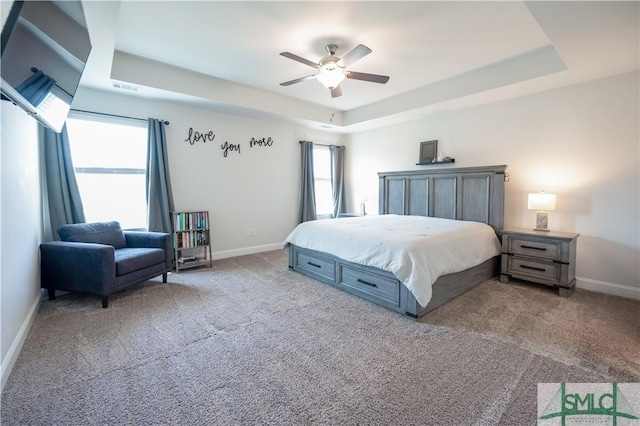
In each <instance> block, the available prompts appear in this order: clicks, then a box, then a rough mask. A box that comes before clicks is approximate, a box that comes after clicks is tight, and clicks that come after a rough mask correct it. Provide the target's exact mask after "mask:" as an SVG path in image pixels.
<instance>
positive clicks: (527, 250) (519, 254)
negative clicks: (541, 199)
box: [500, 228, 580, 297]
mask: <svg viewBox="0 0 640 426" xmlns="http://www.w3.org/2000/svg"><path fill="white" fill-rule="evenodd" d="M579 235H580V234H574V233H568V232H553V231H550V232H544V231H534V230H529V229H516V228H511V229H505V230H503V231H502V262H501V267H500V282H503V283H508V282H509V280H510V279H511V278H517V279H521V280H526V281H531V282H535V283H538V284H545V285H548V286H551V287H555V288H557V289H558V293H559V295H560V296H564V297H569V292H570V291H571V290H572V289H573V288H574V286H575V285H576V245H577V240H578V236H579Z"/></svg>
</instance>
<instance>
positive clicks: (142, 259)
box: [115, 248, 165, 277]
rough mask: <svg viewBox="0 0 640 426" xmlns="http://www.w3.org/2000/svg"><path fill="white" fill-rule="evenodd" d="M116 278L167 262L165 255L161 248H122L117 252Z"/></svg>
mask: <svg viewBox="0 0 640 426" xmlns="http://www.w3.org/2000/svg"><path fill="white" fill-rule="evenodd" d="M115 256H116V277H119V276H121V275H125V274H128V273H130V272H135V271H139V270H140V269H144V268H146V267H149V266H153V265H157V264H158V263H164V262H165V253H164V250H163V249H159V248H122V249H119V250H116V251H115Z"/></svg>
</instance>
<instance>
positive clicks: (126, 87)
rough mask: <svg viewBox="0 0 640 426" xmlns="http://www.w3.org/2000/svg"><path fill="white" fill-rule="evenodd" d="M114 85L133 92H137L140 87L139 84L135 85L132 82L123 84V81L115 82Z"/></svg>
mask: <svg viewBox="0 0 640 426" xmlns="http://www.w3.org/2000/svg"><path fill="white" fill-rule="evenodd" d="M113 87H114V88H116V89H122V90H129V91H131V92H137V91H138V89H140V88H139V87H137V86H133V85H131V84H123V83H113Z"/></svg>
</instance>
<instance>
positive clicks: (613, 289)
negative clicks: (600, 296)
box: [576, 277, 640, 300]
mask: <svg viewBox="0 0 640 426" xmlns="http://www.w3.org/2000/svg"><path fill="white" fill-rule="evenodd" d="M576 287H578V288H583V289H585V290H590V291H597V292H599V293H606V294H612V295H614V296H621V297H626V298H629V299H636V300H640V288H639V287H631V286H628V285H623V284H615V283H608V282H605V281H598V280H592V279H589V278H580V277H577V278H576Z"/></svg>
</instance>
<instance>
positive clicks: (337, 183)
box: [329, 145, 347, 217]
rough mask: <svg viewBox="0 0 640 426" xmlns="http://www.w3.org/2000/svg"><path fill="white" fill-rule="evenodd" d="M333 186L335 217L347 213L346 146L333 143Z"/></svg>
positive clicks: (331, 147) (330, 149)
mask: <svg viewBox="0 0 640 426" xmlns="http://www.w3.org/2000/svg"><path fill="white" fill-rule="evenodd" d="M329 151H330V152H331V188H332V195H333V217H338V216H340V213H346V212H347V210H346V203H345V198H346V197H345V195H344V146H335V145H331V146H330V147H329Z"/></svg>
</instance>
